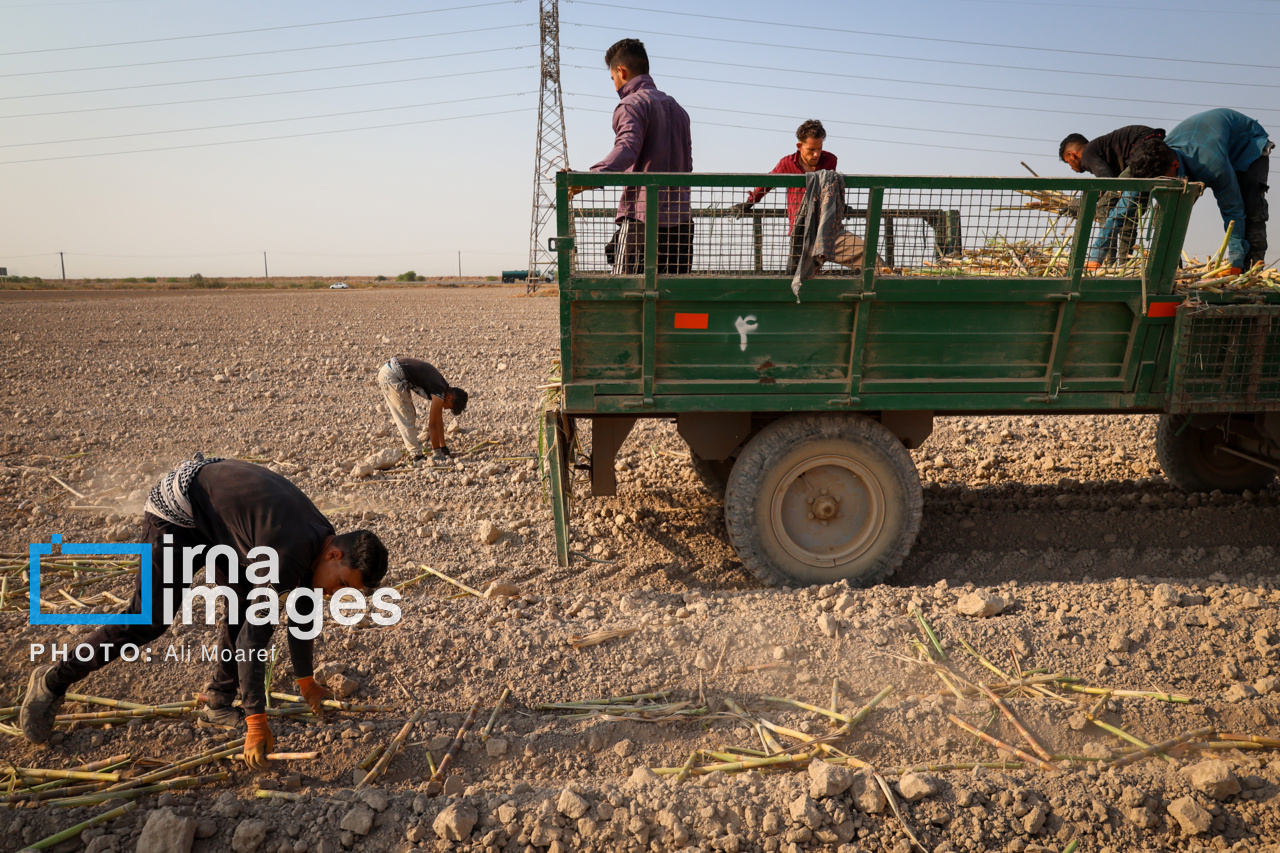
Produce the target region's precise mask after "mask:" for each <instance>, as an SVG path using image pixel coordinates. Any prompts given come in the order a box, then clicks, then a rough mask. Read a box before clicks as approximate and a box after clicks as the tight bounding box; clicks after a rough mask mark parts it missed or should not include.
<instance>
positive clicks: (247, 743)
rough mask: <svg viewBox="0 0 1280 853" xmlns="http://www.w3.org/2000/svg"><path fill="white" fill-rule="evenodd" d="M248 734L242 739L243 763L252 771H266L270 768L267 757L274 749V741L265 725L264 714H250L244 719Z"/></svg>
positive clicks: (265, 718) (269, 729)
mask: <svg viewBox="0 0 1280 853" xmlns="http://www.w3.org/2000/svg"><path fill="white" fill-rule="evenodd" d="M244 722H245V725H246V726H248V728H249V734H248V735H247V736H246V737H245V739H244V763H245V764H247V765H248V766H249V768H250V769H252V770H266V769H267V768H268V767H270V766H271V762H270V761H268V760H267V756H268V755H269V754H270V753H271V750H273V749H275V746H276V739H275V737H274V736H273V735H272V734H271V727H270V726H269V725H267V715H266V714H250V715H249V716H247V717H245V718H244Z"/></svg>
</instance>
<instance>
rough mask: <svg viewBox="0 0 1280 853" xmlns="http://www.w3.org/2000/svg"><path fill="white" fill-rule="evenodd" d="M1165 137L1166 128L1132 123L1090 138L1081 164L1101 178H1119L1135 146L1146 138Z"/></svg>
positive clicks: (1081, 157) (1081, 155) (1082, 154)
mask: <svg viewBox="0 0 1280 853" xmlns="http://www.w3.org/2000/svg"><path fill="white" fill-rule="evenodd" d="M1151 137H1155V138H1157V139H1163V138H1164V129H1163V128H1158V127H1147V126H1146V125H1144V124H1130V125H1126V126H1124V127H1122V128H1119V129H1117V130H1113V131H1111V132H1110V133H1104V134H1103V135H1102V136H1099V137H1097V138H1095V139H1091V140H1089V144H1087V145H1085V147H1084V150H1083V151H1081V152H1080V165H1081V166H1083V167H1084V170H1085V171H1086V172H1092V173H1093V174H1094V175H1097V176H1098V177H1099V178H1117V177H1119V176H1120V173H1121V172H1123V171H1124V169H1125V166H1127V165H1128V164H1129V155H1130V154H1131V153H1132V152H1133V146H1135V145H1137V144H1138V143H1139V142H1141V141H1142V140H1144V139H1149V138H1151Z"/></svg>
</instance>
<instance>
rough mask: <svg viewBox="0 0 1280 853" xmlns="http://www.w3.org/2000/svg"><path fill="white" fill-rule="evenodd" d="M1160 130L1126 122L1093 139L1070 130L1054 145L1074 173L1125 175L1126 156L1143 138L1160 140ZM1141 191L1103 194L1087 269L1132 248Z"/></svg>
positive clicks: (1118, 257) (1142, 204) (1142, 202)
mask: <svg viewBox="0 0 1280 853" xmlns="http://www.w3.org/2000/svg"><path fill="white" fill-rule="evenodd" d="M1163 138H1164V129H1163V128H1159V127H1147V126H1146V125H1144V124H1130V125H1125V126H1124V127H1122V128H1119V129H1117V130H1113V131H1111V132H1110V133H1104V134H1103V135H1102V136H1098V137H1095V138H1094V139H1091V140H1090V139H1085V138H1084V136H1083V135H1082V134H1079V133H1072V134H1070V135H1068V136H1067V138H1065V139H1063V140H1062V143H1061V144H1060V145H1059V146H1058V158H1059V159H1060V160H1062V162H1064V163H1066V164H1067V165H1068V166H1070V167H1071V169H1072V171H1075V172H1089V173H1091V174H1093V175H1095V176H1096V177H1099V178H1128V177H1132V175H1131V174H1130V172H1129V171H1128V166H1129V155H1130V154H1131V153H1132V152H1133V147H1134V146H1135V145H1137V144H1138V143H1139V142H1142V141H1143V140H1145V139H1163ZM1146 204H1147V196H1146V194H1145V193H1141V194H1140V193H1104V194H1103V195H1102V197H1101V198H1100V199H1099V203H1098V209H1097V211H1096V212H1095V214H1094V215H1095V217H1096V218H1097V220H1098V222H1100V223H1101V227H1100V228H1098V229H1097V232H1096V233H1095V234H1094V239H1093V245H1091V246H1090V247H1089V257H1088V260H1087V262H1086V264H1085V266H1086V268H1087V269H1091V270H1096V269H1098V268H1099V267H1101V266H1102V264H1103V263H1105V262H1107V261H1109V260H1113V259H1114V260H1117V261H1123V260H1124V259H1125V258H1127V257H1128V256H1129V254H1130V252H1131V251H1132V250H1133V243H1134V240H1135V239H1136V238H1137V233H1138V220H1139V219H1141V217H1142V209H1143V208H1144V207H1146Z"/></svg>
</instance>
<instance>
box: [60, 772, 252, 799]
mask: <svg viewBox="0 0 1280 853" xmlns="http://www.w3.org/2000/svg"><path fill="white" fill-rule="evenodd" d="M230 778H231V774H230V773H229V772H227V771H226V770H223V771H222V772H220V773H210V774H208V775H205V776H183V777H181V778H179V779H169V780H168V781H165V782H158V783H156V784H154V785H146V786H143V787H141V788H131V789H129V790H127V791H102V792H99V793H97V794H87V795H85V796H81V797H68V798H66V799H62V800H49V801H48V802H47V803H46V804H45V805H50V806H63V807H64V808H76V807H77V806H95V805H98V804H99V803H105V802H106V801H108V800H136V799H137V798H139V797H145V796H147V795H149V794H158V793H160V792H162V791H179V790H182V789H184V788H195V787H197V786H199V785H207V784H209V783H210V782H223V781H225V780H227V779H230Z"/></svg>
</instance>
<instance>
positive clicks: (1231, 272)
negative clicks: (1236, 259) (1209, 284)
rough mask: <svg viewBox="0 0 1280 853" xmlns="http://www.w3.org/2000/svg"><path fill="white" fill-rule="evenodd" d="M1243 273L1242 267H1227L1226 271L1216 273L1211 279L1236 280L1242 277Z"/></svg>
mask: <svg viewBox="0 0 1280 853" xmlns="http://www.w3.org/2000/svg"><path fill="white" fill-rule="evenodd" d="M1241 272H1242V270H1241V269H1240V267H1227V268H1226V269H1224V270H1218V271H1217V272H1216V273H1214V274H1213V275H1212V276H1210V278H1235V277H1236V276H1238V275H1240V273H1241Z"/></svg>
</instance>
